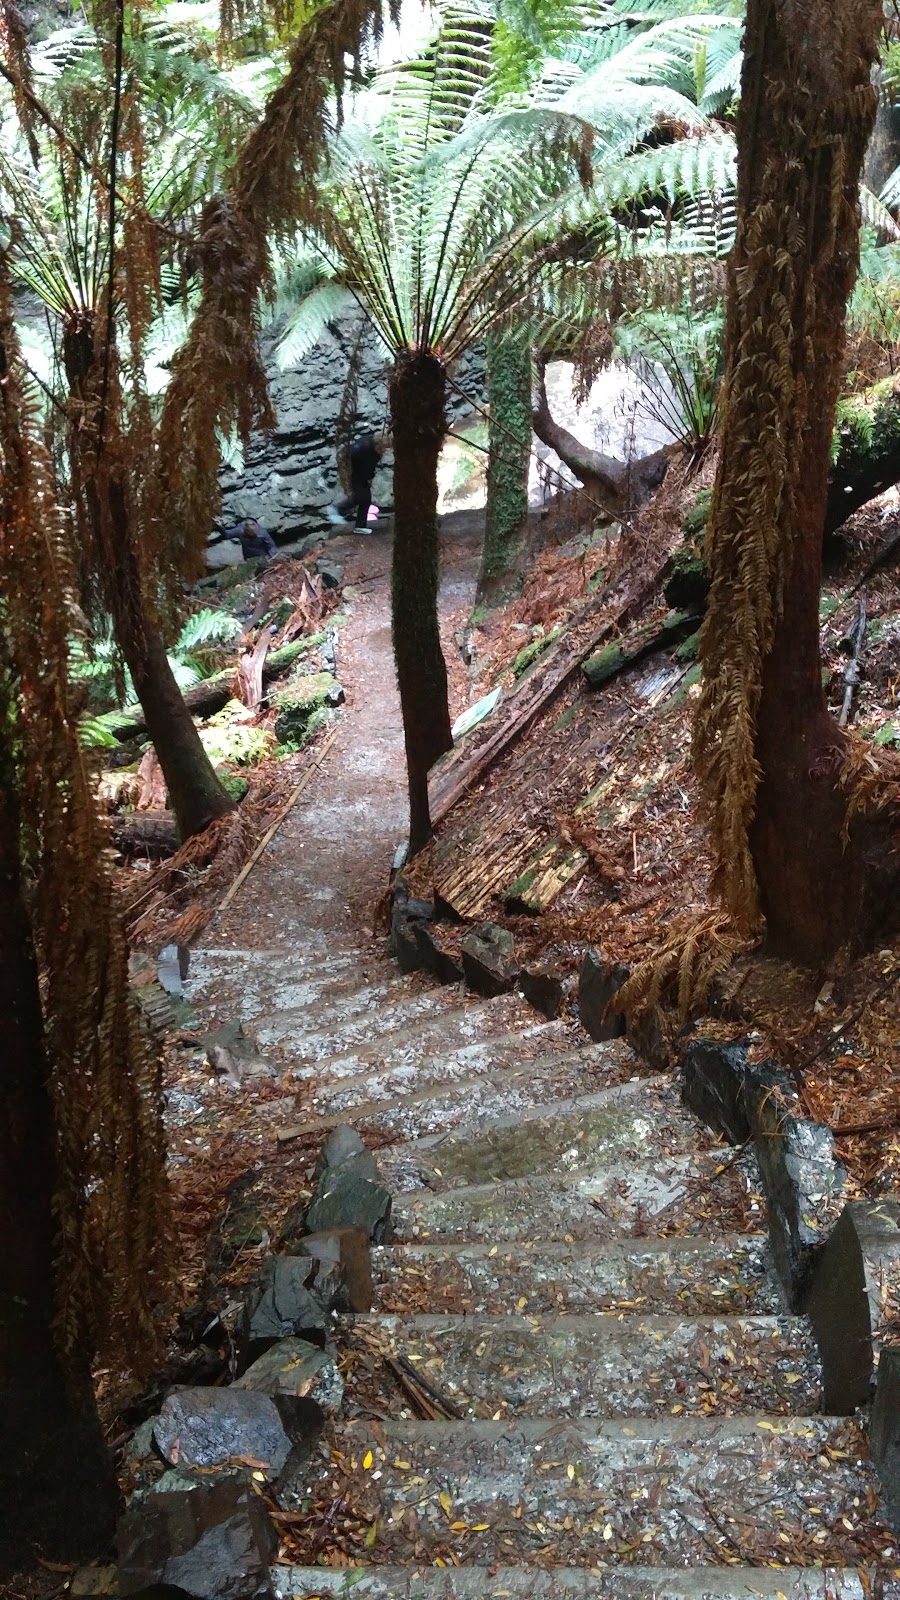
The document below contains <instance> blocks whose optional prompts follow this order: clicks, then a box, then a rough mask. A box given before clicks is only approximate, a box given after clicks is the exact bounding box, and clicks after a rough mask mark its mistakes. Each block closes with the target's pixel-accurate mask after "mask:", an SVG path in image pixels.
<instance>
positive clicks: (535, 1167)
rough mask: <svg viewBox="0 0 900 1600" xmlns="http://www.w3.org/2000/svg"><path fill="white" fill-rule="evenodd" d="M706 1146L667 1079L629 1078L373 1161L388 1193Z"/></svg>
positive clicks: (390, 1150) (392, 1150)
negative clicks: (588, 1092)
mask: <svg viewBox="0 0 900 1600" xmlns="http://www.w3.org/2000/svg"><path fill="white" fill-rule="evenodd" d="M710 1142H711V1141H710V1140H709V1139H708V1138H707V1137H706V1136H705V1135H702V1134H701V1131H700V1129H699V1126H698V1124H696V1123H695V1122H694V1121H693V1120H692V1119H690V1118H689V1117H687V1116H686V1115H685V1113H684V1111H683V1109H682V1107H681V1106H680V1104H679V1102H678V1099H677V1096H676V1093H675V1091H674V1089H673V1086H672V1084H671V1080H670V1079H669V1078H644V1079H640V1078H634V1079H631V1080H630V1081H629V1082H627V1083H623V1084H617V1085H614V1086H613V1087H612V1088H610V1089H602V1090H600V1091H599V1092H598V1093H596V1094H592V1095H578V1096H573V1097H568V1098H565V1099H562V1100H559V1101H557V1102H555V1103H554V1104H553V1105H550V1106H536V1107H533V1108H530V1109H526V1110H524V1111H513V1112H512V1113H510V1114H504V1115H501V1116H499V1117H496V1118H494V1119H492V1120H491V1121H490V1122H489V1123H488V1124H487V1126H486V1127H485V1128H484V1130H483V1131H481V1132H477V1133H476V1132H472V1131H470V1130H469V1129H467V1128H463V1129H460V1130H458V1131H456V1132H453V1133H449V1134H443V1133H438V1134H432V1135H429V1136H427V1137H425V1138H423V1139H417V1140H413V1141H410V1142H409V1143H404V1144H398V1145H394V1146H388V1147H387V1148H385V1149H382V1150H381V1151H380V1153H379V1162H380V1164H381V1167H382V1170H383V1172H384V1173H385V1176H386V1181H387V1182H388V1183H390V1184H391V1186H392V1187H393V1188H399V1189H409V1188H411V1187H413V1186H414V1185H415V1184H416V1183H425V1184H428V1186H429V1187H430V1188H433V1189H451V1188H453V1187H455V1186H457V1185H463V1184H477V1183H484V1182H487V1181H492V1182H495V1183H500V1182H503V1181H505V1180H507V1179H510V1178H524V1177H528V1176H530V1175H531V1174H532V1173H535V1174H537V1173H541V1174H543V1175H544V1176H549V1175H551V1174H553V1173H569V1174H572V1173H575V1172H578V1171H581V1170H583V1169H586V1168H593V1167H596V1166H597V1165H598V1164H599V1163H601V1162H602V1163H604V1164H605V1163H607V1162H622V1161H625V1160H628V1159H629V1158H633V1159H635V1160H639V1159H644V1160H645V1161H646V1160H648V1159H649V1158H650V1157H651V1156H653V1157H656V1158H657V1159H658V1161H659V1162H660V1163H661V1164H662V1163H663V1162H664V1161H665V1160H668V1159H669V1158H671V1157H672V1156H677V1155H682V1154H684V1153H685V1152H686V1151H689V1150H695V1149H699V1148H702V1147H703V1145H704V1144H706V1145H708V1144H709V1143H710Z"/></svg>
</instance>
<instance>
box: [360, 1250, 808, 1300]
mask: <svg viewBox="0 0 900 1600" xmlns="http://www.w3.org/2000/svg"><path fill="white" fill-rule="evenodd" d="M373 1259H374V1266H375V1273H376V1284H377V1288H376V1293H377V1304H378V1305H379V1307H380V1308H381V1309H382V1310H383V1311H386V1312H405V1311H409V1310H411V1309H412V1310H421V1311H428V1310H432V1311H439V1312H444V1313H453V1312H459V1313H462V1312H470V1313H471V1312H491V1313H502V1312H504V1311H508V1310H509V1308H510V1307H511V1306H515V1305H517V1304H518V1302H519V1300H520V1299H521V1297H522V1296H523V1295H524V1296H526V1301H527V1306H528V1310H529V1312H531V1311H535V1312H551V1311H616V1310H619V1311H638V1310H639V1311H642V1312H661V1311H679V1312H680V1313H681V1314H682V1315H683V1316H697V1315H702V1314H703V1313H704V1312H705V1313H715V1312H734V1311H746V1312H751V1313H754V1314H757V1315H760V1314H762V1315H765V1314H767V1313H773V1312H779V1311H780V1310H781V1309H782V1302H781V1298H780V1294H779V1291H778V1287H777V1285H776V1282H775V1278H774V1275H773V1273H772V1271H771V1267H770V1264H769V1259H768V1245H767V1241H766V1239H765V1238H764V1237H763V1236H762V1235H759V1236H758V1237H755V1238H754V1237H747V1236H742V1235H740V1234H735V1235H731V1236H727V1235H726V1236H724V1237H721V1238H717V1239H693V1238H690V1237H687V1238H682V1239H678V1238H669V1239H626V1240H613V1241H611V1242H604V1241H600V1240H597V1239H596V1238H594V1239H586V1240H583V1241H581V1242H580V1243H579V1242H576V1241H575V1240H573V1239H571V1238H569V1239H554V1240H552V1241H551V1242H548V1243H547V1244H539V1245H534V1246H532V1245H530V1244H527V1243H525V1244H523V1243H522V1242H517V1243H513V1244H507V1243H503V1244H460V1243H455V1244H406V1245H397V1246H395V1247H394V1248H393V1249H388V1248H381V1249H378V1250H376V1251H375V1252H374V1257H373Z"/></svg>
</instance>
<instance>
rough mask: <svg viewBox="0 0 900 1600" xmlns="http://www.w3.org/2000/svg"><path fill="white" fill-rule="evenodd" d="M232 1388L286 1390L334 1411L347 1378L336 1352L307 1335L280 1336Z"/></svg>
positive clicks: (272, 1391)
mask: <svg viewBox="0 0 900 1600" xmlns="http://www.w3.org/2000/svg"><path fill="white" fill-rule="evenodd" d="M232 1388H233V1389H250V1390H252V1391H253V1392H254V1393H259V1394H271V1395H275V1394H283V1395H288V1396H293V1397H295V1398H303V1397H308V1398H309V1399H310V1400H315V1402H316V1404H317V1405H320V1406H321V1407H322V1410H323V1411H324V1412H326V1413H327V1414H328V1413H334V1412H336V1411H337V1410H338V1409H339V1407H340V1404H341V1400H342V1398H343V1394H344V1380H343V1378H342V1377H341V1375H340V1372H339V1371H338V1366H337V1362H336V1361H335V1358H334V1356H333V1355H330V1354H328V1353H327V1352H326V1351H325V1350H321V1349H320V1348H319V1347H318V1345H314V1344H309V1343H308V1342H307V1341H306V1340H305V1339H279V1341H278V1343H277V1344H273V1345H271V1346H270V1348H269V1349H268V1350H267V1351H266V1352H265V1354H264V1355H261V1356H258V1357H257V1359H256V1360H255V1361H254V1362H253V1364H252V1366H249V1367H248V1368H247V1370H246V1372H245V1373H244V1374H243V1376H242V1377H240V1378H237V1379H235V1382H234V1384H233V1385H232Z"/></svg>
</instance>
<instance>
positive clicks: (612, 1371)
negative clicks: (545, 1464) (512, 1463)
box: [342, 1295, 820, 1419]
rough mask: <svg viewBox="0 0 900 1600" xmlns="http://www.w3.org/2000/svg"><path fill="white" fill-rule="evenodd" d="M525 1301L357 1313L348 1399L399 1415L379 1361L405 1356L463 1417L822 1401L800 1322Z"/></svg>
mask: <svg viewBox="0 0 900 1600" xmlns="http://www.w3.org/2000/svg"><path fill="white" fill-rule="evenodd" d="M525 1300H526V1297H525V1296H524V1295H523V1296H522V1297H521V1300H520V1302H519V1304H518V1306H517V1308H516V1309H517V1312H518V1313H519V1314H518V1315H509V1316H499V1317H485V1316H474V1317H447V1316H443V1317H442V1316H406V1317H389V1316H367V1317H357V1318H356V1319H355V1321H354V1323H353V1327H352V1329H351V1330H350V1331H349V1332H348V1333H347V1334H346V1339H345V1341H343V1342H342V1343H343V1348H344V1349H349V1350H350V1352H351V1359H350V1361H349V1365H348V1389H347V1394H348V1399H349V1400H350V1401H351V1402H355V1403H356V1405H357V1406H361V1407H364V1408H365V1410H366V1412H367V1413H369V1414H371V1412H372V1411H373V1410H374V1411H377V1412H378V1413H379V1414H381V1413H382V1412H383V1411H385V1410H386V1411H387V1412H388V1414H389V1415H392V1416H395V1417H401V1416H404V1415H406V1416H408V1415H409V1401H408V1399H407V1397H406V1396H405V1395H404V1393H403V1391H402V1389H401V1388H400V1387H398V1385H397V1383H396V1382H395V1380H394V1379H393V1377H392V1376H391V1374H390V1371H389V1369H388V1368H387V1367H386V1366H385V1365H384V1358H385V1357H387V1356H402V1357H404V1358H405V1359H406V1361H408V1362H409V1363H410V1364H411V1365H412V1366H413V1367H414V1368H415V1370H416V1372H417V1373H421V1374H422V1375H423V1377H424V1378H425V1379H426V1380H430V1381H431V1383H432V1384H434V1385H436V1386H437V1388H438V1390H439V1391H440V1392H441V1393H442V1394H445V1395H448V1396H449V1397H450V1398H451V1399H452V1400H453V1401H454V1402H455V1403H457V1404H459V1405H461V1406H462V1408H463V1410H464V1411H465V1412H466V1413H467V1414H469V1415H472V1416H481V1417H495V1418H499V1417H501V1416H503V1417H506V1416H508V1417H510V1418H513V1417H575V1418H582V1419H584V1418H587V1417H610V1418H612V1417H636V1416H640V1417H644V1416H665V1415H671V1416H680V1415H682V1414H684V1415H694V1416H713V1415H721V1416H732V1415H734V1413H735V1412H736V1411H740V1410H742V1409H744V1410H751V1411H767V1412H784V1413H786V1414H787V1413H790V1414H796V1415H801V1414H802V1415H806V1414H809V1413H811V1412H814V1411H816V1410H817V1408H818V1406H819V1403H820V1371H819V1363H818V1357H817V1353H816V1349H815V1345H814V1342H813V1339H812V1335H811V1333H810V1330H809V1325H808V1323H807V1322H806V1320H805V1318H800V1317H787V1316H781V1317H765V1316H763V1317H748V1316H730V1317H729V1316H724V1317H687V1318H685V1317H683V1316H678V1315H675V1316H672V1315H668V1316H656V1315H635V1314H634V1313H627V1314H621V1313H616V1312H600V1313H595V1314H593V1315H589V1316H543V1315H540V1314H538V1315H536V1316H529V1315H527V1310H528V1308H527V1303H526V1304H523V1303H522V1302H523V1301H525ZM352 1352H356V1353H357V1354H358V1355H359V1357H360V1359H359V1360H354V1359H353V1356H352Z"/></svg>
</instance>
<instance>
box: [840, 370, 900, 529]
mask: <svg viewBox="0 0 900 1600" xmlns="http://www.w3.org/2000/svg"><path fill="white" fill-rule="evenodd" d="M836 431H837V455H836V457H835V462H834V466H833V467H832V469H831V475H830V477H829V480H828V502H827V506H826V511H825V536H826V538H827V537H828V535H829V534H832V533H835V532H836V531H837V529H838V528H840V527H841V526H842V524H843V523H845V522H846V521H847V519H848V517H852V516H853V513H854V512H855V511H859V510H860V508H861V507H862V506H864V505H868V503H869V501H870V500H874V499H875V498H876V496H878V495H880V494H884V492H885V490H886V489H891V488H893V486H894V484H896V483H900V378H890V379H888V380H887V381H886V382H884V383H877V384H875V386H874V388H872V389H869V390H867V391H866V392H865V393H864V394H860V395H856V396H854V398H853V400H852V401H851V402H848V403H845V405H844V407H843V415H842V417H841V418H840V419H839V421H838V425H837V430H836Z"/></svg>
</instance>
